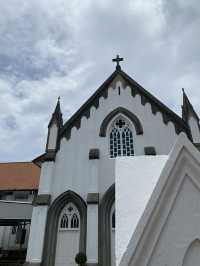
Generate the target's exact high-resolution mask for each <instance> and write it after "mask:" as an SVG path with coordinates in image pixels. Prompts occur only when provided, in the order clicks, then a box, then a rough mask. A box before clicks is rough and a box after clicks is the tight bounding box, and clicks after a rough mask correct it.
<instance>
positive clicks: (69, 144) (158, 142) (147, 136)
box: [51, 80, 177, 199]
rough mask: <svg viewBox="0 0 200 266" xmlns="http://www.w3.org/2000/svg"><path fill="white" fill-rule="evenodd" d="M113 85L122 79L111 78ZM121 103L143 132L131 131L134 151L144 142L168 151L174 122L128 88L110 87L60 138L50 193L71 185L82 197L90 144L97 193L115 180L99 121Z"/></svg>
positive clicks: (88, 179)
mask: <svg viewBox="0 0 200 266" xmlns="http://www.w3.org/2000/svg"><path fill="white" fill-rule="evenodd" d="M112 84H114V85H113V87H114V88H116V87H117V88H118V86H120V87H122V82H121V81H119V80H118V81H116V82H113V83H112ZM119 106H122V107H124V108H126V109H128V110H129V111H130V112H132V113H134V114H135V115H136V116H137V117H138V118H139V120H140V122H141V124H142V126H143V131H144V133H143V134H142V135H136V132H135V131H134V132H133V133H134V141H135V143H134V149H135V155H144V147H145V146H153V147H155V149H156V152H157V154H168V153H169V151H170V150H171V148H172V145H173V143H174V141H175V138H176V137H177V135H176V133H175V128H174V125H173V124H172V123H171V122H169V123H168V124H167V125H166V124H164V123H163V118H162V115H161V113H159V112H158V113H156V114H155V115H154V114H152V110H151V106H150V104H149V103H146V104H145V105H142V104H141V97H140V96H139V95H136V96H135V97H133V96H132V95H131V89H130V88H129V87H126V89H121V94H120V95H118V89H113V88H112V87H110V88H109V89H108V97H107V98H106V99H104V98H103V97H101V98H100V99H99V107H98V108H97V109H96V108H95V107H92V108H91V110H90V117H89V118H88V119H87V118H85V117H82V119H81V126H80V128H79V129H78V130H77V129H76V128H73V129H72V131H71V138H70V139H69V140H66V139H65V138H63V139H62V140H61V146H60V150H59V151H58V153H57V156H56V163H55V165H54V171H53V182H52V184H51V190H52V196H53V198H55V197H56V196H58V195H59V194H60V193H62V192H64V191H66V190H68V189H70V190H73V191H75V192H77V193H78V194H80V195H81V196H82V197H83V198H84V199H86V195H87V193H88V191H89V190H90V183H91V165H92V164H93V162H94V161H89V159H88V154H89V150H90V149H91V148H98V149H99V150H100V160H98V162H97V164H98V182H97V187H98V188H97V189H98V191H99V192H100V196H102V194H103V193H104V192H105V191H106V190H107V189H108V188H109V187H110V186H111V185H112V184H113V183H114V176H115V173H114V159H110V158H109V149H108V138H107V137H99V130H100V125H101V123H102V122H103V119H104V118H105V117H106V116H107V115H108V114H109V113H110V112H111V111H113V110H114V109H115V108H117V107H119Z"/></svg>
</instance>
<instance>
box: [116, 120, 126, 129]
mask: <svg viewBox="0 0 200 266" xmlns="http://www.w3.org/2000/svg"><path fill="white" fill-rule="evenodd" d="M125 125H126V123H125V122H124V121H123V120H122V119H119V120H118V121H117V123H116V126H118V127H119V128H122V127H123V126H125Z"/></svg>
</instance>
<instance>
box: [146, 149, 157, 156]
mask: <svg viewBox="0 0 200 266" xmlns="http://www.w3.org/2000/svg"><path fill="white" fill-rule="evenodd" d="M144 154H145V155H156V149H155V148H154V147H144Z"/></svg>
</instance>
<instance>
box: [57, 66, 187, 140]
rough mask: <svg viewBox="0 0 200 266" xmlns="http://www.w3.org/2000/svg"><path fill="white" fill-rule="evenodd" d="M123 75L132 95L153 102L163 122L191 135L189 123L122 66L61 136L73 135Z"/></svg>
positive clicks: (63, 130) (153, 107)
mask: <svg viewBox="0 0 200 266" xmlns="http://www.w3.org/2000/svg"><path fill="white" fill-rule="evenodd" d="M118 75H119V76H121V77H122V79H124V80H125V82H126V83H127V85H129V86H130V87H131V90H132V96H133V97H135V96H136V95H137V94H139V95H140V96H141V104H143V105H145V104H146V103H147V102H148V103H150V104H151V109H152V113H154V114H156V113H157V112H158V111H159V112H161V113H162V116H163V122H164V123H165V124H167V123H168V122H169V121H171V122H172V123H174V126H175V130H176V132H177V134H178V133H180V132H181V131H184V132H186V134H187V135H188V137H191V134H190V130H189V128H188V125H187V123H186V122H185V121H184V120H183V119H182V118H181V117H179V116H178V115H177V114H176V113H174V112H173V111H172V110H171V109H169V108H168V107H167V106H166V105H164V104H163V103H162V102H161V101H159V100H158V99H157V98H156V97H155V96H153V95H152V94H151V93H149V92H148V91H147V90H145V89H144V88H143V87H142V86H141V85H140V84H138V83H137V82H136V81H135V80H133V79H132V78H131V77H130V76H129V75H127V74H126V73H125V72H124V71H122V70H121V68H119V69H116V70H115V71H114V72H113V73H112V74H111V75H110V77H109V78H108V79H107V80H106V81H105V82H104V83H103V84H102V85H101V86H100V87H99V88H98V89H97V90H96V92H95V93H94V94H93V95H92V96H91V97H90V98H89V99H88V100H87V101H86V102H85V103H84V104H83V105H82V106H81V107H80V109H79V110H78V111H77V112H76V113H75V114H74V115H72V117H71V118H70V119H69V120H68V121H67V122H66V123H65V124H64V125H63V127H62V128H61V130H60V137H61V138H62V137H63V136H65V137H66V138H67V139H69V138H70V136H71V129H72V127H74V126H75V127H76V128H77V129H78V128H80V124H81V118H82V117H83V116H85V117H87V118H89V117H90V108H91V107H92V106H95V107H96V108H98V106H99V98H100V97H102V96H103V97H104V98H107V96H108V88H109V85H110V84H111V83H112V81H113V80H114V79H115V78H116V77H117V76H118Z"/></svg>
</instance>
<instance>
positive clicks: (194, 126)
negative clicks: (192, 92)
mask: <svg viewBox="0 0 200 266" xmlns="http://www.w3.org/2000/svg"><path fill="white" fill-rule="evenodd" d="M189 125H190V129H191V133H192V138H193V142H194V143H199V142H200V132H199V127H198V122H197V120H196V119H195V118H194V117H193V116H191V117H190V118H189Z"/></svg>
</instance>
